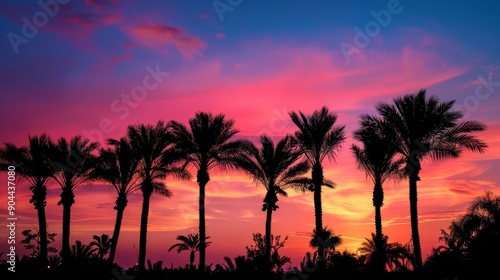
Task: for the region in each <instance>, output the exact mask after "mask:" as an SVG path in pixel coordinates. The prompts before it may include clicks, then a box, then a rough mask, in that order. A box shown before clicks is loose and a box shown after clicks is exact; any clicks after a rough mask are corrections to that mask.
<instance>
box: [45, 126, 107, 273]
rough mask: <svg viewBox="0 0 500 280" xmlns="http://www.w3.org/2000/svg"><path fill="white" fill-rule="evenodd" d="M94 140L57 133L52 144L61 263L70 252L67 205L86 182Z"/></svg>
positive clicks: (93, 162)
mask: <svg viewBox="0 0 500 280" xmlns="http://www.w3.org/2000/svg"><path fill="white" fill-rule="evenodd" d="M98 147H99V144H98V143H97V142H91V141H90V140H89V139H85V138H83V137H82V136H80V135H77V136H74V137H72V138H71V139H69V140H68V139H66V138H64V137H61V138H59V139H58V140H57V143H56V145H55V146H54V147H53V151H54V152H53V162H52V167H53V168H54V170H55V172H54V174H53V178H54V180H55V181H56V182H57V183H58V184H59V186H60V187H61V190H62V192H61V200H60V201H59V202H58V203H57V205H61V204H62V206H63V224H62V250H61V253H62V254H61V257H62V261H63V265H64V264H65V263H67V260H68V258H69V254H70V245H69V242H70V223H71V206H72V205H73V204H74V203H75V194H74V190H75V188H77V187H79V186H81V185H83V184H84V183H87V182H90V181H91V180H92V178H91V177H90V172H91V170H92V168H93V166H94V165H95V164H96V156H95V155H94V154H93V153H94V151H96V149H98Z"/></svg>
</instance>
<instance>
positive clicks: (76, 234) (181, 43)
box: [0, 0, 500, 267]
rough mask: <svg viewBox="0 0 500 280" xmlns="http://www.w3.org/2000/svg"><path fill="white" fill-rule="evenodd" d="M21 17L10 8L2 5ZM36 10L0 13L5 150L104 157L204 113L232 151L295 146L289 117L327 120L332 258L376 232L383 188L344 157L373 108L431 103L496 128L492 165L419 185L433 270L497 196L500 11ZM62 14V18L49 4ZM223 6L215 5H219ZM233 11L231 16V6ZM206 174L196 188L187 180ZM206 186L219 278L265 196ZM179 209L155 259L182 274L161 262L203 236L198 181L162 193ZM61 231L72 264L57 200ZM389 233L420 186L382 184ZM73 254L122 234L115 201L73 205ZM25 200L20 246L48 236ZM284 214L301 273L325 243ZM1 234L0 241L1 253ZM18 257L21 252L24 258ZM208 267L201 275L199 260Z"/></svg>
mask: <svg viewBox="0 0 500 280" xmlns="http://www.w3.org/2000/svg"><path fill="white" fill-rule="evenodd" d="M7 2H10V4H7ZM41 2H44V3H46V2H49V3H52V4H50V5H48V6H46V7H42V6H40V5H39V4H38V1H2V4H0V7H1V8H0V34H1V35H2V39H1V40H0V50H1V52H0V81H1V82H0V94H1V99H2V101H1V102H0V143H2V145H3V143H5V142H13V143H16V144H18V145H25V144H27V140H28V136H29V135H38V134H41V133H47V134H49V135H50V136H51V137H52V138H53V139H57V138H59V137H68V138H69V137H72V136H75V135H78V134H80V135H83V136H85V137H88V138H90V139H92V140H95V141H102V140H103V139H106V138H118V137H121V136H123V135H124V133H125V131H126V127H127V125H129V124H137V123H156V122H157V121H158V120H165V121H169V120H176V121H180V122H184V123H187V121H188V119H189V118H191V117H193V116H194V114H195V112H197V111H207V112H212V113H214V114H217V113H223V114H225V115H226V117H227V118H228V119H233V120H234V121H235V128H236V129H238V130H239V131H240V132H239V133H238V134H237V137H244V138H249V139H256V136H258V135H260V134H263V133H266V134H268V135H270V136H273V137H274V139H276V140H277V139H280V138H281V137H283V136H284V135H286V134H288V133H293V132H294V131H295V130H296V127H295V125H294V124H293V123H292V122H291V121H290V119H289V116H288V113H289V112H291V111H299V110H300V111H302V112H304V113H305V114H310V113H312V112H313V111H314V110H316V109H319V108H321V106H324V105H325V106H328V108H329V109H330V110H331V111H334V112H335V113H337V114H338V125H345V126H346V132H347V139H346V140H345V142H344V143H343V144H342V149H341V150H340V152H339V154H338V157H337V158H336V160H335V161H332V162H326V161H325V177H326V178H328V179H331V180H333V181H334V182H335V183H336V184H337V187H336V189H333V190H330V189H327V190H325V191H324V193H323V210H324V216H323V223H324V225H327V226H328V227H330V228H332V229H333V230H334V232H335V234H337V235H340V236H341V238H342V239H343V243H342V244H341V245H340V246H339V247H338V250H344V249H347V250H349V251H352V252H355V251H356V249H357V248H359V247H360V246H361V242H363V241H364V238H368V237H370V233H371V232H373V231H375V225H374V208H373V206H372V199H371V198H372V197H371V196H372V188H373V184H372V183H371V182H370V181H369V180H368V179H367V178H366V177H365V174H364V173H363V172H362V171H360V170H357V169H356V165H355V161H354V158H353V155H352V152H351V151H350V149H349V146H350V145H351V144H352V143H354V142H353V139H352V137H351V136H352V131H353V130H355V129H357V126H358V117H359V115H360V114H362V113H375V109H374V108H375V104H376V103H377V102H391V101H392V99H393V98H395V97H397V96H400V95H403V94H408V93H413V92H416V91H418V90H420V89H427V92H428V94H429V95H436V96H438V97H439V98H440V100H442V101H448V100H456V104H455V109H459V110H463V111H464V112H465V113H466V115H465V118H464V120H477V121H481V122H483V123H485V124H486V125H487V127H488V129H487V131H485V132H482V133H481V134H479V135H478V136H479V137H480V138H481V139H482V140H484V141H485V142H486V143H487V144H488V146H489V147H488V151H487V153H485V154H473V153H470V152H466V153H464V155H463V156H462V157H461V158H460V159H454V160H446V161H441V162H432V161H425V162H424V163H423V166H422V168H423V169H422V171H421V176H420V177H421V179H422V180H421V181H420V182H419V183H418V184H419V185H418V191H419V192H418V195H419V205H418V207H419V221H420V236H421V242H422V251H423V256H424V259H425V257H426V256H427V255H428V254H429V253H430V251H431V248H432V247H437V246H439V245H441V243H440V242H439V241H438V238H439V236H440V229H446V228H447V226H448V225H449V223H450V221H451V220H452V219H453V218H454V217H457V216H458V215H460V214H462V213H464V211H465V209H466V207H467V206H468V205H469V203H470V202H471V200H472V199H474V197H476V196H479V195H482V194H484V192H485V191H486V190H491V191H493V192H495V193H497V194H498V193H500V190H499V188H500V174H499V172H498V170H499V168H500V120H499V115H500V114H499V110H498V109H499V107H500V53H499V51H498V50H499V49H500V37H499V35H498V34H499V32H498V27H500V17H499V16H498V11H500V2H496V1H476V2H474V3H472V2H469V3H466V2H465V1H458V2H457V1H436V2H430V1H417V0H415V1H412V0H401V1H395V0H382V1H359V0H357V1H328V0H320V1H298V0H287V1H284V0H272V1H250V0H239V1H237V0H233V1H228V0H218V1H213V0H197V1H195V0H176V1H159V0H158V1H147V3H144V2H145V1H137V0H136V1H133V0H130V1H118V0H112V1H98V0H85V1H69V0H64V1H63V0H60V1H59V2H60V3H61V4H59V3H58V2H55V0H52V1H47V0H42V1H41ZM54 3H56V4H54ZM214 3H215V6H214ZM229 3H232V4H233V6H231V5H230V4H229ZM193 174H194V172H193ZM210 177H211V181H210V182H209V183H208V185H207V196H206V205H207V217H206V219H207V220H206V223H207V235H209V236H211V238H210V240H211V241H212V242H213V243H212V244H211V245H210V246H209V247H208V248H207V264H210V263H214V264H216V263H223V262H224V260H223V257H224V256H228V257H231V258H234V257H236V256H238V255H244V254H245V246H248V245H252V244H253V242H252V233H257V232H261V233H264V229H265V227H264V226H265V212H262V211H261V206H262V200H263V198H264V195H265V191H264V189H263V188H262V187H257V186H255V185H253V184H252V181H251V180H250V179H249V178H248V177H247V176H245V175H243V174H241V173H238V172H218V171H217V172H215V171H214V172H213V173H211V176H210ZM5 182H7V177H6V174H5V173H1V174H0V185H3V186H4V188H2V190H3V191H1V195H0V205H2V207H4V208H3V209H0V217H1V218H2V220H3V221H4V223H5V222H6V221H5V217H6V212H7V206H6V205H7V198H6V193H7V189H6V187H5V185H6V183H5ZM167 185H168V187H169V189H170V190H171V191H172V193H173V197H172V198H170V199H168V198H161V197H153V198H152V201H151V202H152V203H151V207H150V216H149V228H148V248H147V259H151V261H153V262H155V261H158V260H162V261H163V263H164V265H166V266H170V265H171V264H173V265H174V266H178V265H184V264H186V263H188V260H189V255H188V253H187V252H182V253H181V254H177V252H175V251H172V252H167V249H168V248H169V247H170V246H171V245H172V244H174V243H175V242H176V240H175V237H176V236H177V235H179V234H182V235H187V234H188V233H196V232H197V231H198V189H197V184H196V182H195V180H192V181H190V182H179V181H176V180H175V179H173V178H167ZM48 187H49V191H48V198H47V207H46V211H47V218H48V228H49V232H54V233H57V236H56V242H55V243H54V246H55V247H56V248H58V249H60V241H61V236H62V235H61V220H62V206H58V205H57V202H58V201H59V198H60V197H59V194H60V188H59V187H58V186H57V185H56V184H55V183H54V182H50V183H49V186H48ZM384 190H385V200H384V207H383V208H382V219H383V230H384V233H385V234H387V235H388V236H389V241H390V242H400V243H403V244H404V243H406V242H408V241H409V240H410V224H409V200H408V182H407V181H406V180H404V181H400V182H387V183H386V184H385V185H384ZM75 196H76V197H75V199H76V203H75V204H74V205H73V207H72V216H71V244H74V243H75V241H76V240H81V241H82V242H83V243H89V242H90V241H91V239H92V236H93V235H94V234H98V235H100V234H103V233H106V234H108V235H112V229H113V226H114V221H115V213H116V211H115V210H113V206H114V201H115V199H116V197H115V193H114V192H113V191H111V190H110V189H109V188H108V187H106V186H105V185H102V184H91V185H88V186H82V187H80V188H78V189H77V190H76V191H75ZM30 198H31V192H30V191H29V186H28V185H26V183H22V184H20V185H18V187H17V196H16V203H17V204H16V213H17V217H18V222H17V228H18V231H17V240H18V242H19V241H20V240H21V237H22V236H21V231H22V230H24V229H29V228H32V227H33V226H36V225H37V223H38V222H37V219H36V211H35V209H34V208H33V206H32V205H31V204H29V200H30ZM129 200H130V201H129V203H128V206H127V208H126V209H125V214H124V221H123V225H122V232H121V236H120V241H119V245H118V250H117V257H116V261H117V262H118V263H119V264H120V265H122V266H125V267H129V266H132V265H133V264H134V263H135V262H136V261H137V258H136V256H137V253H136V249H135V248H138V241H139V223H140V209H141V202H142V196H141V194H140V193H139V192H138V193H136V194H134V195H132V196H131V197H130V199H129ZM278 205H279V207H280V208H279V209H278V211H276V212H274V213H273V221H272V222H273V224H272V232H273V234H274V235H281V236H282V237H284V236H288V240H287V242H286V243H285V247H284V248H283V249H281V254H282V255H286V256H288V257H290V258H291V259H292V262H293V265H298V264H299V263H300V261H301V260H302V258H303V256H304V255H305V253H306V252H307V251H312V249H311V248H310V247H309V246H308V243H309V240H310V234H311V232H312V229H313V228H314V213H313V196H312V193H307V194H299V193H294V192H290V193H289V197H283V198H280V200H279V202H278ZM6 236H7V230H6V227H5V226H2V227H1V230H0V252H2V251H3V252H5V251H6V248H7V244H6ZM21 247H22V246H21V245H18V247H17V248H18V250H19V251H20V252H22V253H23V252H25V251H24V250H22V248H21ZM196 262H197V261H196Z"/></svg>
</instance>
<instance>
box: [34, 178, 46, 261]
mask: <svg viewBox="0 0 500 280" xmlns="http://www.w3.org/2000/svg"><path fill="white" fill-rule="evenodd" d="M32 192H33V197H32V199H31V201H32V203H33V204H34V205H35V209H36V211H37V216H38V230H39V234H40V252H39V255H38V261H39V262H40V263H41V266H42V267H43V269H46V268H47V264H48V250H47V247H48V242H47V216H46V215H45V204H46V197H47V187H46V186H44V185H37V186H35V187H34V188H33V190H32Z"/></svg>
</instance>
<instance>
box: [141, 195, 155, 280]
mask: <svg viewBox="0 0 500 280" xmlns="http://www.w3.org/2000/svg"><path fill="white" fill-rule="evenodd" d="M151 188H152V187H151ZM151 188H147V187H145V189H148V191H145V192H144V191H143V200H142V212H141V229H140V233H139V261H138V274H139V279H141V277H144V274H145V272H146V243H147V234H148V215H149V201H150V199H151Z"/></svg>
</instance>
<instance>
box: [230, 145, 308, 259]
mask: <svg viewBox="0 0 500 280" xmlns="http://www.w3.org/2000/svg"><path fill="white" fill-rule="evenodd" d="M291 140H292V138H291V137H289V136H285V137H284V138H282V139H281V140H280V141H279V142H278V143H277V144H276V146H275V144H274V143H273V141H272V139H271V138H270V137H269V136H267V135H261V136H260V144H261V148H260V150H259V149H258V148H257V147H255V146H254V145H253V144H252V145H251V146H250V148H249V156H248V157H243V158H241V160H239V161H238V167H239V168H241V169H242V170H244V171H245V172H246V173H247V174H249V175H250V176H251V177H252V178H253V180H254V182H255V183H256V184H258V185H261V186H263V187H264V188H266V191H267V192H266V196H265V198H264V204H263V206H262V211H267V213H266V233H265V260H266V261H269V262H270V261H271V236H272V235H271V219H272V214H273V211H276V209H278V205H277V202H278V196H277V195H278V194H279V195H282V196H287V193H286V190H287V189H289V188H294V189H296V190H299V191H304V188H303V186H304V183H305V182H309V180H308V178H306V177H302V175H304V174H305V173H306V172H308V171H309V168H310V167H309V163H308V161H306V160H303V161H301V162H298V163H297V161H298V160H299V159H300V157H301V153H300V152H299V151H297V150H296V149H294V147H293V145H292V142H291ZM269 269H271V267H269Z"/></svg>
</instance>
